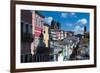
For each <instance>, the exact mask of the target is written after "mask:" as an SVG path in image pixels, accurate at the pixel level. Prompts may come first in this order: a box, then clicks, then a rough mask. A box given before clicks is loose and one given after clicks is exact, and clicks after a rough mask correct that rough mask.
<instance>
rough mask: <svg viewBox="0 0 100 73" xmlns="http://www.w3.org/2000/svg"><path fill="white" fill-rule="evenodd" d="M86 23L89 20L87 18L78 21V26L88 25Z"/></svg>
mask: <svg viewBox="0 0 100 73" xmlns="http://www.w3.org/2000/svg"><path fill="white" fill-rule="evenodd" d="M86 23H87V20H86V19H85V18H82V19H79V20H78V21H77V24H79V25H86Z"/></svg>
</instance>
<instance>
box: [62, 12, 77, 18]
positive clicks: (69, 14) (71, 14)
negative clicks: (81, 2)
mask: <svg viewBox="0 0 100 73" xmlns="http://www.w3.org/2000/svg"><path fill="white" fill-rule="evenodd" d="M61 17H62V18H66V17H75V18H77V16H76V13H75V12H67V13H61Z"/></svg>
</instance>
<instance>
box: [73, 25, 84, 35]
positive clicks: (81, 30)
mask: <svg viewBox="0 0 100 73" xmlns="http://www.w3.org/2000/svg"><path fill="white" fill-rule="evenodd" d="M83 32H84V27H80V26H76V27H75V28H74V34H83Z"/></svg>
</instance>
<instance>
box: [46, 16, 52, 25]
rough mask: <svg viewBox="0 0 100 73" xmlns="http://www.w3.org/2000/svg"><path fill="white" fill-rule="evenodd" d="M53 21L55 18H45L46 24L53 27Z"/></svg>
mask: <svg viewBox="0 0 100 73" xmlns="http://www.w3.org/2000/svg"><path fill="white" fill-rule="evenodd" d="M52 20H53V17H47V18H45V23H47V24H49V25H51V21H52Z"/></svg>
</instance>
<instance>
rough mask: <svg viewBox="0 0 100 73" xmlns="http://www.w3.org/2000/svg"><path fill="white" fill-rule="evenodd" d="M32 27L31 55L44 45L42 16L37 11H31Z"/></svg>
mask: <svg viewBox="0 0 100 73" xmlns="http://www.w3.org/2000/svg"><path fill="white" fill-rule="evenodd" d="M32 28H33V35H34V41H33V42H32V52H33V55H34V54H35V53H36V52H37V48H39V47H44V46H45V44H44V42H43V37H44V36H43V31H44V16H42V15H41V14H39V13H38V11H32Z"/></svg>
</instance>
